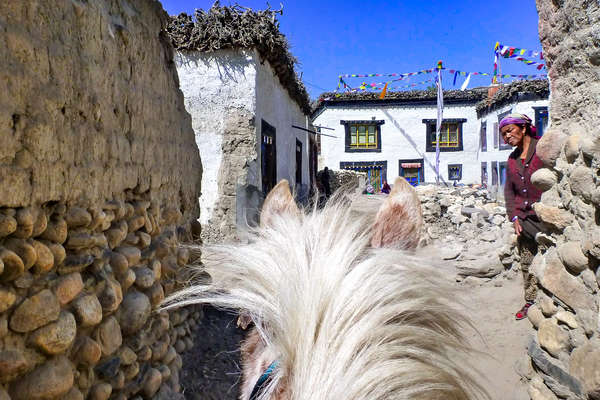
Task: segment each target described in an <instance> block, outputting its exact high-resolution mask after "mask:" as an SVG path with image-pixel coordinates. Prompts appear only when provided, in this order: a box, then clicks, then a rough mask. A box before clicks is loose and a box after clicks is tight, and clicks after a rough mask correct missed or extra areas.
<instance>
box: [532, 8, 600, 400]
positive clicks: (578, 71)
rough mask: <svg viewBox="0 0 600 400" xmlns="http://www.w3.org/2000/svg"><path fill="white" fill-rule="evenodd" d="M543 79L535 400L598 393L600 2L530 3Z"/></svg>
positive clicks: (535, 265) (534, 318) (537, 208)
mask: <svg viewBox="0 0 600 400" xmlns="http://www.w3.org/2000/svg"><path fill="white" fill-rule="evenodd" d="M536 3H537V8H538V12H539V17H540V20H539V31H540V39H541V42H542V46H543V50H544V56H545V58H546V62H547V67H548V74H549V77H550V89H551V95H550V116H551V127H550V129H548V131H547V132H546V133H545V134H544V136H543V138H542V139H541V140H540V142H539V145H538V155H539V156H540V158H541V159H542V161H543V162H544V163H545V165H546V168H544V169H541V170H539V171H537V172H536V173H535V174H534V176H533V177H532V181H533V182H534V184H535V185H537V186H539V187H540V188H542V189H543V190H545V191H544V193H543V195H542V201H541V202H540V203H538V204H536V206H535V211H536V213H537V214H538V216H539V217H540V219H541V220H542V221H543V222H544V223H545V225H546V227H547V229H548V233H549V234H548V235H547V236H546V239H545V240H550V241H551V242H552V245H551V246H550V247H549V248H548V249H547V250H546V251H545V252H542V253H541V254H539V255H538V256H537V257H536V258H535V259H534V262H533V265H532V269H533V272H534V273H535V274H536V276H537V278H538V280H539V284H540V289H541V290H540V291H539V295H538V298H537V301H536V305H535V306H533V307H532V308H531V309H530V311H529V320H530V321H531V323H532V325H533V328H535V331H534V332H533V335H532V338H531V342H530V344H529V348H528V353H529V356H530V358H531V361H532V365H533V367H534V369H535V371H536V375H535V376H534V378H533V379H532V380H531V384H530V388H529V394H530V396H531V398H532V399H557V398H561V399H599V398H600V374H599V373H598V371H599V369H600V336H599V335H600V331H599V326H598V322H599V321H598V300H599V294H598V290H599V288H598V282H600V269H599V268H598V266H599V264H600V187H599V185H600V128H599V127H600V5H599V4H598V2H597V1H596V0H594V1H589V0H584V1H582V0H565V1H556V0H537V1H536Z"/></svg>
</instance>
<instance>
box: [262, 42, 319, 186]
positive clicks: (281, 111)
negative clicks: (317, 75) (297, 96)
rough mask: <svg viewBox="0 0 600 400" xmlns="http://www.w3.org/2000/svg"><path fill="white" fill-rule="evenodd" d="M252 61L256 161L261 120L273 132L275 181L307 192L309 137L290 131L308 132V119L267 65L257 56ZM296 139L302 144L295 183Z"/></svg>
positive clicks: (308, 180)
mask: <svg viewBox="0 0 600 400" xmlns="http://www.w3.org/2000/svg"><path fill="white" fill-rule="evenodd" d="M255 59H256V68H257V73H256V127H257V134H258V137H257V139H258V140H257V144H258V149H257V153H258V155H259V157H260V134H261V132H260V126H261V124H260V121H261V120H264V121H266V122H267V123H268V124H270V125H271V126H273V127H274V128H275V130H276V153H277V180H281V179H287V180H288V181H289V182H290V185H292V188H295V189H296V190H300V191H304V190H307V189H308V184H309V182H310V178H309V172H308V171H309V170H308V164H309V157H308V151H309V143H308V135H309V133H307V132H305V131H302V130H299V129H296V128H292V125H296V126H300V127H303V128H306V129H308V117H307V116H306V114H304V112H303V111H302V110H301V109H300V106H299V105H298V103H296V102H295V101H294V100H292V98H290V96H289V94H288V92H287V90H286V89H285V88H284V87H283V86H282V85H281V83H280V82H279V79H278V78H277V76H276V75H275V72H274V71H273V69H272V68H271V66H270V65H269V63H268V62H261V61H260V58H259V55H258V53H256V54H255ZM296 139H297V140H299V141H300V142H301V143H302V153H303V154H302V182H296ZM259 159H260V158H259ZM258 182H261V180H260V179H259V181H258ZM298 185H301V186H300V187H297V186H298Z"/></svg>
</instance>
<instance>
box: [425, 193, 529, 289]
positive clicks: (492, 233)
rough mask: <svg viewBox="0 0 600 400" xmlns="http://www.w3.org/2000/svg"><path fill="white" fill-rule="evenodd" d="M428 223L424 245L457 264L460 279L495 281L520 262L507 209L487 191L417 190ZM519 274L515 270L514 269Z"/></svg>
mask: <svg viewBox="0 0 600 400" xmlns="http://www.w3.org/2000/svg"><path fill="white" fill-rule="evenodd" d="M416 189H417V193H418V194H419V197H420V199H421V206H422V209H423V218H424V220H425V223H426V227H425V234H424V237H423V243H422V244H423V245H426V244H433V245H436V247H438V248H440V249H441V251H442V252H443V254H442V259H444V260H454V262H455V263H456V267H457V269H458V271H459V273H458V275H459V278H460V277H466V276H475V277H480V278H491V277H494V276H496V275H498V274H500V273H501V272H503V271H504V270H505V269H509V268H511V267H512V266H514V265H516V263H517V262H518V261H519V258H518V255H517V254H516V251H515V243H516V235H514V230H513V226H512V224H511V223H510V222H509V221H508V220H507V218H506V209H505V208H504V207H503V206H502V205H501V204H499V203H496V202H495V201H493V200H492V198H491V196H490V195H489V193H488V192H487V190H485V189H476V188H470V187H445V186H436V185H420V186H417V188H416ZM515 270H516V268H515Z"/></svg>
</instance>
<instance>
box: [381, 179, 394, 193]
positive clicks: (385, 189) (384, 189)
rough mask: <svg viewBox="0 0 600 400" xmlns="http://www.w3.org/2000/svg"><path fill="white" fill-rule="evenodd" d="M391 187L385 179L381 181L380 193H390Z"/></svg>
mask: <svg viewBox="0 0 600 400" xmlns="http://www.w3.org/2000/svg"><path fill="white" fill-rule="evenodd" d="M391 191H392V188H391V187H390V185H388V183H387V181H383V187H382V188H381V193H385V194H390V192H391Z"/></svg>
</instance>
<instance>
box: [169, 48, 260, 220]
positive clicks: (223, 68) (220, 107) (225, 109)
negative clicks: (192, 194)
mask: <svg viewBox="0 0 600 400" xmlns="http://www.w3.org/2000/svg"><path fill="white" fill-rule="evenodd" d="M175 63H176V65H177V73H178V74H179V80H180V87H181V90H182V91H183V94H184V96H185V107H186V109H187V110H188V112H189V113H190V114H191V116H192V127H193V129H194V133H195V137H196V143H197V145H198V148H199V150H200V158H201V159H202V165H203V169H204V173H203V175H202V194H201V196H200V210H201V212H200V222H201V223H202V224H206V223H207V222H208V221H209V219H210V217H211V216H212V215H213V211H214V208H215V206H216V203H217V201H218V200H219V187H218V176H219V170H220V168H221V163H222V160H223V152H222V145H223V132H224V130H225V125H226V120H227V119H228V118H229V117H230V116H231V114H233V113H239V112H247V113H254V110H255V106H256V104H255V101H256V97H255V85H256V79H257V77H256V65H255V64H256V56H255V54H254V53H253V52H251V51H237V50H219V51H216V52H212V53H201V52H196V51H195V52H185V53H183V52H177V53H176V55H175Z"/></svg>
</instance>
